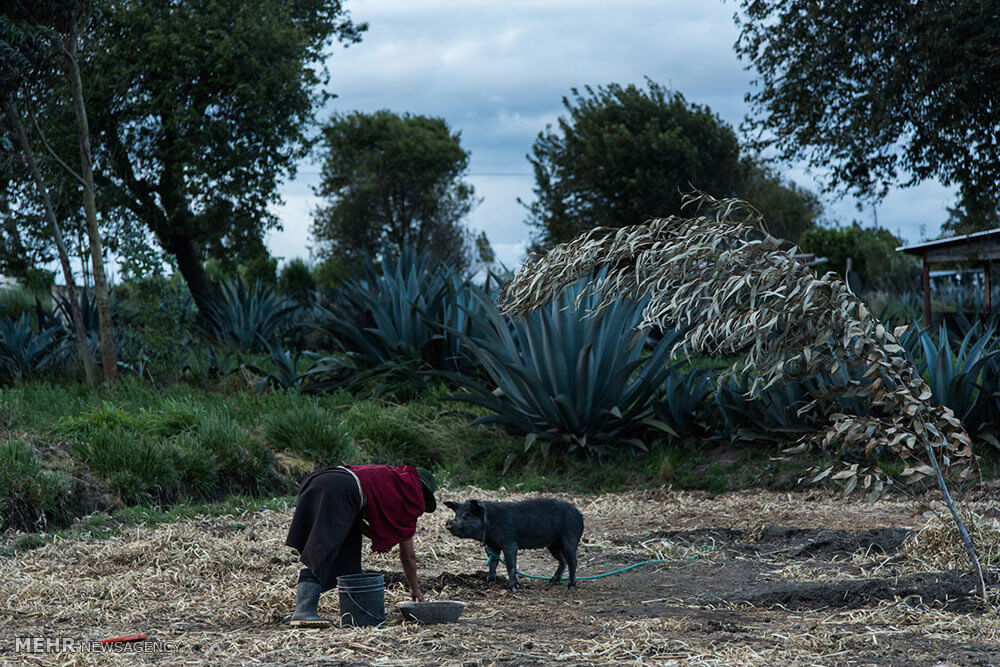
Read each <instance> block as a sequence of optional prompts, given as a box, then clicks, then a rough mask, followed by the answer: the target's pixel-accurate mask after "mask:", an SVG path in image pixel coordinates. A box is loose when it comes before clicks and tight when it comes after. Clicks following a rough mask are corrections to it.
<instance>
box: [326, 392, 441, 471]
mask: <svg viewBox="0 0 1000 667" xmlns="http://www.w3.org/2000/svg"><path fill="white" fill-rule="evenodd" d="M421 421H422V420H421ZM421 421H418V420H417V419H415V418H414V415H413V413H412V412H411V410H410V409H409V408H408V407H406V406H389V405H382V404H379V403H376V402H374V401H363V402H359V403H357V404H355V405H354V406H353V407H352V408H351V409H350V410H349V411H348V412H347V413H346V414H345V415H344V426H345V428H346V429H347V431H348V432H349V433H350V434H351V435H352V436H353V437H354V440H355V442H357V443H358V445H359V446H360V447H362V448H363V449H364V450H365V451H366V452H367V453H368V457H369V458H370V459H371V461H372V462H373V463H388V464H392V465H402V464H408V465H415V466H424V467H435V466H438V465H440V464H442V463H444V462H445V461H447V460H449V458H451V457H452V456H454V454H455V452H454V451H452V449H451V448H450V447H449V446H448V443H447V442H446V441H445V440H444V439H443V438H436V437H435V434H434V432H433V431H432V430H431V428H430V427H429V426H427V425H426V424H424V423H421Z"/></svg>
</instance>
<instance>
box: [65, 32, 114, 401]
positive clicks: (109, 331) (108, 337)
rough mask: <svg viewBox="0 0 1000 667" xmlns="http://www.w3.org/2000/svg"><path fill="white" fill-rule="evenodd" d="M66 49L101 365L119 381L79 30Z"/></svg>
mask: <svg viewBox="0 0 1000 667" xmlns="http://www.w3.org/2000/svg"><path fill="white" fill-rule="evenodd" d="M64 46H65V52H66V76H67V78H68V79H69V84H70V88H71V89H72V94H73V111H74V113H75V114H76V125H77V134H78V135H79V141H80V175H81V176H82V177H83V208H84V211H85V213H86V215H87V236H88V238H89V241H90V260H91V264H92V265H93V268H94V294H95V295H96V297H97V314H98V317H99V318H100V333H101V365H102V367H103V369H104V381H105V382H106V383H113V382H117V381H118V355H117V352H116V351H115V337H114V325H113V324H112V322H111V306H110V303H109V301H108V281H107V277H106V275H105V273H104V251H103V249H102V247H101V234H100V230H99V229H98V227H97V202H96V201H95V198H94V170H93V165H92V161H91V152H90V126H89V124H88V122H87V107H86V104H85V103H84V100H83V82H82V81H81V79H80V65H79V63H78V62H77V59H76V33H75V32H73V33H71V34H70V36H69V37H68V38H67V39H66V41H65V42H64Z"/></svg>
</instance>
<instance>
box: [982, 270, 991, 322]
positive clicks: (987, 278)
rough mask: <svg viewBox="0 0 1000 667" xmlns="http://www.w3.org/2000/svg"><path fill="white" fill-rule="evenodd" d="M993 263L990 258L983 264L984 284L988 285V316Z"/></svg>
mask: <svg viewBox="0 0 1000 667" xmlns="http://www.w3.org/2000/svg"><path fill="white" fill-rule="evenodd" d="M992 265H993V263H992V262H991V261H990V260H986V264H985V265H983V285H984V286H985V287H986V300H985V302H984V303H985V305H986V317H989V316H990V306H991V303H990V268H991V267H992Z"/></svg>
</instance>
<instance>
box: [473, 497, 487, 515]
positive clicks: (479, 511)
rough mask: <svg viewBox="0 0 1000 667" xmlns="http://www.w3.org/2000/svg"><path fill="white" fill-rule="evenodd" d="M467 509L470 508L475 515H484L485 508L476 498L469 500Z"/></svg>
mask: <svg viewBox="0 0 1000 667" xmlns="http://www.w3.org/2000/svg"><path fill="white" fill-rule="evenodd" d="M469 509H470V510H472V513H473V514H475V515H476V516H485V515H486V508H485V507H483V504H482V503H481V502H479V501H478V500H470V501H469Z"/></svg>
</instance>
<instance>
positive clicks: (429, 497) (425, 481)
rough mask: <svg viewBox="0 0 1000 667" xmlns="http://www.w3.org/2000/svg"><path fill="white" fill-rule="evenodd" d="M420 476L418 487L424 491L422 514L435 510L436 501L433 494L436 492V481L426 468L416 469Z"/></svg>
mask: <svg viewBox="0 0 1000 667" xmlns="http://www.w3.org/2000/svg"><path fill="white" fill-rule="evenodd" d="M417 474H418V475H420V486H422V487H423V490H424V512H425V513H429V512H433V511H434V510H435V509H437V500H435V499H434V492H435V491H437V488H438V487H437V480H436V479H434V474H433V473H432V472H431V471H430V470H427V469H426V468H417Z"/></svg>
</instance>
